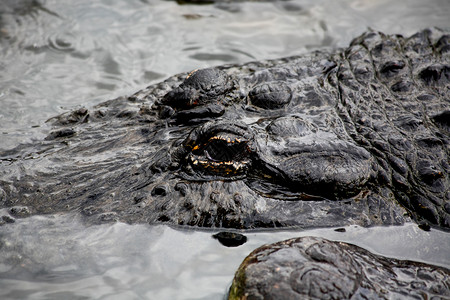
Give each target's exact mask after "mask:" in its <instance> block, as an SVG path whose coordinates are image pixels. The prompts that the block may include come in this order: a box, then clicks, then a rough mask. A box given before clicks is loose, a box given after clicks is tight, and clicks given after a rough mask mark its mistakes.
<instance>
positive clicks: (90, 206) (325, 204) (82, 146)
mask: <svg viewBox="0 0 450 300" xmlns="http://www.w3.org/2000/svg"><path fill="white" fill-rule="evenodd" d="M448 50H449V38H448V35H447V34H445V33H444V32H441V31H439V30H436V29H435V30H425V31H422V32H419V33H418V34H416V35H414V36H412V37H410V38H403V37H399V36H386V35H383V34H380V33H376V32H368V33H366V34H363V35H362V36H361V37H359V38H356V39H355V40H354V41H353V42H352V43H351V45H350V46H349V47H348V48H346V49H343V50H336V51H334V52H314V53H311V54H310V55H304V56H301V57H291V58H286V59H279V60H272V61H263V62H254V63H248V64H245V65H230V66H223V67H217V68H210V69H203V70H196V71H193V72H191V73H190V74H180V75H177V76H174V77H171V78H169V79H167V80H166V81H164V82H162V83H160V84H156V85H153V86H150V87H148V88H146V89H144V90H142V91H140V92H138V93H136V94H134V95H132V96H130V97H121V98H118V99H114V100H111V101H108V102H105V103H103V104H100V105H98V106H96V107H93V108H91V109H89V110H88V109H85V108H82V109H79V110H77V111H73V112H70V113H67V114H64V115H61V116H58V117H55V118H53V119H52V120H50V121H49V122H50V124H51V125H52V131H51V132H49V134H48V137H47V139H46V140H45V141H37V142H36V143H34V144H32V145H21V146H19V147H17V148H16V149H14V150H12V151H8V152H5V153H2V154H1V157H2V161H1V165H0V172H1V173H0V174H1V175H0V188H1V190H0V205H1V207H5V208H8V209H9V211H8V213H7V214H8V216H9V217H11V218H14V217H16V216H15V215H14V214H15V212H17V211H21V212H22V213H20V216H23V215H29V214H38V213H55V212H65V211H79V212H80V213H82V214H83V215H84V216H86V222H88V223H98V222H108V221H115V220H121V221H125V222H129V223H152V224H154V223H168V224H176V225H189V226H200V227H227V228H268V227H292V226H296V227H303V228H307V227H328V226H330V227H331V226H343V225H350V224H358V225H362V226H370V225H377V224H378V225H381V224H385V225H387V224H402V223H404V222H405V221H408V220H409V218H410V217H412V218H413V219H415V220H416V221H417V222H419V223H426V224H431V225H433V226H440V227H442V228H448V227H449V224H450V217H449V216H450V215H449V213H450V205H449V198H450V193H449V192H448V191H449V185H450V184H449V175H448V174H449V172H448V171H449V168H450V167H449V164H448V161H449V160H448V157H449V156H448V141H449V127H448V121H447V119H448V118H446V116H448V114H449V111H448V107H449V100H448V99H449V70H450V67H449V58H448V55H449V54H448V53H449V51H448ZM11 208H13V209H11ZM17 216H18V215H17Z"/></svg>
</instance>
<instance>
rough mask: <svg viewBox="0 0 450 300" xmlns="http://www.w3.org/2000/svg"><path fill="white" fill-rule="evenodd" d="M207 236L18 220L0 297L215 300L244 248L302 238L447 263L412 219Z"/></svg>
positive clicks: (1, 250) (5, 242) (3, 261)
mask: <svg viewBox="0 0 450 300" xmlns="http://www.w3.org/2000/svg"><path fill="white" fill-rule="evenodd" d="M212 233H214V232H210V231H208V232H205V231H185V230H176V229H173V228H170V227H167V226H150V225H126V224H123V223H117V224H104V225H99V226H92V227H88V228H86V227H85V226H83V225H82V224H81V223H80V222H79V221H78V220H77V218H76V217H73V216H67V215H63V216H50V217H31V218H28V219H22V220H19V221H18V222H17V223H16V224H14V225H12V226H5V227H3V228H2V230H1V233H0V299H69V298H70V297H73V298H75V299H83V297H86V299H222V298H223V295H224V294H225V293H226V289H227V287H228V286H229V284H230V283H231V280H232V278H233V275H234V272H235V271H236V269H237V268H238V266H239V264H240V263H241V262H242V260H243V259H244V258H245V256H246V255H247V254H248V253H250V252H251V251H252V250H254V249H255V248H257V247H259V246H261V245H263V244H265V243H272V242H276V241H279V240H283V239H287V238H292V237H298V236H305V235H313V236H321V237H325V238H328V239H332V240H340V241H348V242H352V243H354V244H356V245H360V246H363V247H364V248H366V249H368V250H371V251H372V252H374V253H380V254H383V255H387V256H390V257H396V258H400V259H414V260H418V261H425V262H430V263H433V264H437V265H441V266H447V267H448V266H449V265H450V263H449V260H450V243H449V239H448V233H444V232H441V231H436V230H433V231H431V232H425V231H422V230H420V229H419V228H418V227H417V226H416V225H414V224H408V225H405V226H402V227H375V228H361V227H358V226H350V227H347V228H346V232H336V231H334V229H333V228H326V229H316V230H308V231H303V232H298V231H276V232H274V231H269V232H248V233H246V236H247V238H248V242H247V243H245V244H244V245H242V246H240V247H237V248H226V247H224V246H222V245H221V244H219V242H218V241H217V240H215V239H213V238H212V237H211V234H212Z"/></svg>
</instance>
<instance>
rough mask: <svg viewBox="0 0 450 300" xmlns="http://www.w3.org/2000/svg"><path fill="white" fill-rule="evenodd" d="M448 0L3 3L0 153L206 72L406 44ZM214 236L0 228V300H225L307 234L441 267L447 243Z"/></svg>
mask: <svg viewBox="0 0 450 300" xmlns="http://www.w3.org/2000/svg"><path fill="white" fill-rule="evenodd" d="M449 15H450V2H449V1H447V0H429V1H422V0H408V1H387V0H342V1H336V0H295V1H294V0H292V1H268V2H254V1H251V2H240V3H226V2H225V3H221V4H215V5H178V4H177V3H176V2H175V1H158V0H147V1H145V0H142V1H138V0H130V1H125V0H121V1H119V0H110V1H100V0H96V1H92V0H89V1H88V0H78V1H68V0H47V1H31V0H2V1H1V2H0V104H1V109H0V151H1V150H5V149H10V148H13V147H15V146H16V145H18V144H19V143H25V142H30V141H33V140H36V139H41V138H43V137H44V136H45V132H46V131H47V130H48V128H47V125H46V124H45V121H46V120H47V119H48V118H50V117H52V116H55V115H57V114H59V113H62V112H65V111H68V110H71V109H73V108H76V107H79V106H86V107H90V106H92V105H95V104H97V103H100V102H102V101H105V100H108V99H112V98H115V97H118V96H121V95H129V94H132V93H134V92H136V91H137V90H139V89H141V88H143V87H145V86H147V85H149V84H152V83H155V82H158V81H161V80H164V79H165V78H167V77H169V76H171V75H173V74H176V73H180V72H185V71H189V70H193V69H197V68H203V67H208V66H213V65H221V64H230V63H243V62H248V61H252V60H261V59H271V58H277V57H284V56H291V55H299V54H302V53H305V52H308V51H312V50H314V49H320V48H336V47H345V46H346V45H348V43H349V42H350V41H351V39H352V38H354V37H356V36H358V35H359V34H361V33H362V32H364V31H365V30H367V28H369V27H370V28H372V29H375V30H380V31H383V32H386V33H399V34H403V35H410V34H413V33H414V32H416V31H418V30H421V29H423V28H426V27H431V26H437V27H441V28H450V21H449V18H448V16H449ZM213 233H214V232H210V231H198V230H182V229H174V228H171V227H167V226H151V225H126V224H122V223H117V224H105V225H99V226H93V227H85V226H84V225H83V224H82V223H81V222H80V221H79V220H78V218H77V216H73V215H54V216H36V217H31V218H27V219H20V220H18V221H17V222H16V223H14V224H7V225H4V226H2V227H0V298H1V299H222V298H223V295H224V294H225V292H226V289H227V287H228V285H229V284H230V283H231V280H232V278H233V274H234V272H235V270H236V269H237V267H238V266H239V264H240V262H241V261H242V260H243V258H244V257H245V256H246V255H247V254H248V253H250V252H251V251H252V250H253V249H255V248H256V247H258V246H259V245H262V244H264V243H269V242H275V241H279V240H282V239H286V238H290V237H296V236H304V235H314V236H323V237H326V238H330V239H334V240H343V241H349V242H352V243H354V244H357V245H360V246H363V247H364V248H366V249H369V250H371V251H373V252H375V253H379V254H383V255H386V256H391V257H397V258H402V259H412V260H419V261H424V262H429V263H433V264H437V265H441V266H446V267H450V257H449V253H450V248H449V247H450V246H449V245H450V238H449V235H448V233H444V232H440V231H437V230H432V231H431V232H424V231H421V230H420V229H418V227H417V226H416V225H414V224H407V225H405V226H402V227H379V228H361V227H347V228H346V232H344V233H341V232H335V231H334V229H316V230H309V231H282V232H278V231H269V232H259V233H257V232H249V233H246V235H247V237H248V242H247V243H246V244H244V245H243V246H240V247H237V248H226V247H223V246H222V245H220V244H219V243H218V242H217V240H214V239H212V238H211V235H212V234H213Z"/></svg>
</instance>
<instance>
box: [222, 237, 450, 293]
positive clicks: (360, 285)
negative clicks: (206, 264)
mask: <svg viewBox="0 0 450 300" xmlns="http://www.w3.org/2000/svg"><path fill="white" fill-rule="evenodd" d="M433 297H437V299H442V298H447V297H450V270H448V269H445V268H441V267H436V266H431V265H427V264H424V263H417V262H411V261H404V260H398V259H392V258H386V257H382V256H379V255H375V254H372V253H370V252H369V251H367V250H364V249H362V248H360V247H357V246H354V245H351V244H347V243H343V242H332V241H328V240H326V239H322V238H315V237H302V238H296V239H290V240H286V241H282V242H278V243H275V244H271V245H265V246H262V247H260V248H258V249H256V250H254V251H253V252H252V253H251V254H250V255H249V256H247V258H246V259H245V260H244V261H243V262H242V264H241V266H240V267H239V269H238V270H237V272H236V276H235V278H234V280H233V284H232V286H231V288H230V294H229V297H228V299H230V300H237V299H248V300H250V299H252V300H258V299H433ZM441 297H442V298H441Z"/></svg>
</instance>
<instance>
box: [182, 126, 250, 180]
mask: <svg viewBox="0 0 450 300" xmlns="http://www.w3.org/2000/svg"><path fill="white" fill-rule="evenodd" d="M249 154H250V150H249V148H248V145H247V141H245V140H241V139H239V138H237V137H236V136H232V135H220V134H219V135H216V136H213V137H211V138H209V139H208V141H207V142H206V143H205V144H203V145H197V146H195V147H194V148H193V150H192V153H191V154H190V156H189V159H190V161H191V165H192V166H193V167H195V168H196V169H197V170H201V171H203V172H206V173H210V174H215V175H222V176H230V175H238V174H243V173H244V171H245V170H246V169H247V166H248V164H249V161H250V160H249V159H248V156H249Z"/></svg>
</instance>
